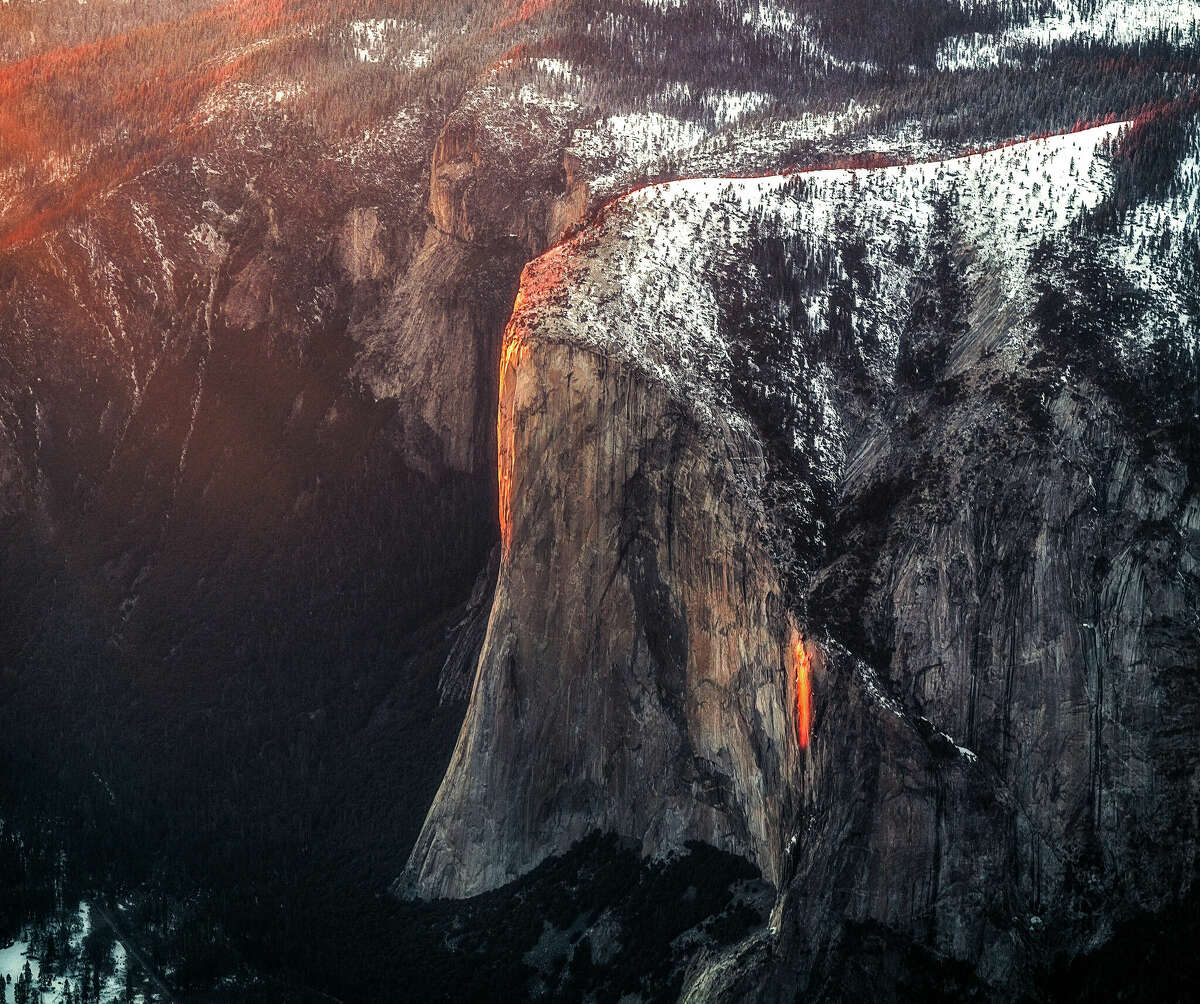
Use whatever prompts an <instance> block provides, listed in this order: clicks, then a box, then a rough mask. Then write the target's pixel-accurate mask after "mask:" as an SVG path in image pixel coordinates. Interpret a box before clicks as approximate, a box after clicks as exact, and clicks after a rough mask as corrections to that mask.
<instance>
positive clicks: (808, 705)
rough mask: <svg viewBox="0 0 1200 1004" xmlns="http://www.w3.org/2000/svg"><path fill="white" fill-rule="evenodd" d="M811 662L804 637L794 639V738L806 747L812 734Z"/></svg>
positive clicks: (803, 747) (802, 746)
mask: <svg viewBox="0 0 1200 1004" xmlns="http://www.w3.org/2000/svg"><path fill="white" fill-rule="evenodd" d="M811 668H812V664H811V662H810V660H809V658H808V651H807V650H806V649H805V648H804V639H803V638H800V639H797V641H796V738H797V739H799V740H800V748H801V749H802V750H804V749H808V740H809V738H810V737H811V735H812V683H811V681H810V680H809V671H810V670H811Z"/></svg>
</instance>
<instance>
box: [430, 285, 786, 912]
mask: <svg viewBox="0 0 1200 1004" xmlns="http://www.w3.org/2000/svg"><path fill="white" fill-rule="evenodd" d="M526 281H527V282H528V281H529V278H528V276H527V280H526ZM538 309H539V304H537V303H536V302H534V303H530V302H528V301H526V303H525V304H524V305H523V307H522V309H521V310H519V311H518V312H517V314H516V315H515V317H514V319H513V322H512V324H511V325H510V327H509V331H508V335H507V338H506V342H505V351H504V363H503V369H502V389H501V396H500V423H499V427H500V432H499V435H500V444H501V445H500V472H501V475H500V476H501V502H500V505H501V525H502V548H503V557H502V559H501V566H500V580H499V583H500V584H499V587H498V590H497V593H496V598H495V602H494V604H493V607H492V612H491V619H490V622H489V624H488V631H487V637H486V640H485V642H484V654H483V657H482V660H481V663H480V669H479V673H478V676H477V679H476V683H475V687H474V690H473V692H472V696H471V704H470V710H469V712H468V717H467V721H466V724H465V725H464V728H463V733H462V735H461V736H460V739H459V743H458V747H457V749H456V750H455V754H454V757H453V760H452V762H451V765H450V768H449V770H448V772H447V776H446V780H445V781H444V782H443V785H442V789H441V791H440V792H439V794H438V797H437V799H436V800H435V802H434V805H433V808H432V809H431V811H430V814H429V818H428V819H427V821H426V826H425V830H424V833H423V835H422V838H421V840H420V841H419V842H418V845H417V848H416V850H415V851H414V853H413V856H412V859H411V862H410V865H409V875H408V881H409V882H410V883H411V886H412V888H414V889H416V890H417V891H418V892H420V893H421V894H423V895H431V896H466V895H471V894H472V893H475V892H479V891H482V890H484V889H488V888H494V887H495V886H497V885H500V884H503V883H504V882H506V881H508V880H510V879H512V878H515V877H517V876H518V875H520V874H522V873H524V872H525V871H528V870H529V869H530V868H532V867H533V866H534V865H536V864H537V863H538V862H539V861H540V860H542V859H543V858H545V857H546V856H548V855H550V854H553V853H556V852H561V851H564V850H566V849H567V848H568V847H569V846H570V845H571V844H572V843H574V842H575V841H577V840H579V839H581V838H582V837H583V836H585V835H586V834H587V833H589V832H591V831H592V830H595V829H600V830H602V831H609V830H611V831H615V832H617V833H619V834H621V835H622V836H627V837H632V838H635V839H636V840H637V841H639V842H640V845H641V847H642V849H643V851H644V852H645V853H646V854H654V853H657V852H659V851H661V850H663V849H665V848H668V847H675V846H682V844H683V842H684V841H686V840H703V841H705V842H707V843H709V844H712V845H713V846H716V847H718V848H721V849H724V850H729V851H732V852H736V853H739V854H741V855H744V856H746V857H748V858H749V859H750V860H752V861H754V862H756V863H757V864H758V865H759V867H760V868H761V869H762V871H763V872H764V874H766V875H768V876H769V877H771V878H772V879H774V880H777V879H778V877H779V876H780V873H781V869H782V867H783V842H784V834H783V832H782V821H783V820H784V819H786V818H787V817H788V816H789V815H790V809H791V804H790V803H791V796H790V794H789V792H791V791H792V790H794V787H795V778H796V776H797V771H798V767H799V750H798V743H797V724H796V714H795V706H796V693H795V684H794V672H793V671H792V667H793V666H794V663H795V661H796V652H795V650H796V645H797V644H798V636H797V633H796V628H795V623H794V620H793V619H791V618H790V617H789V616H788V614H787V611H786V608H785V606H784V604H783V601H782V597H781V595H780V590H779V585H778V582H777V580H776V577H775V575H774V573H773V570H772V568H771V565H770V562H769V560H768V559H767V556H766V554H765V552H764V549H763V548H762V547H761V546H760V545H759V544H758V543H757V541H758V531H757V527H756V523H757V521H758V519H760V518H761V517H760V516H759V515H758V514H756V513H755V512H754V510H753V509H752V508H751V507H749V506H748V505H746V504H745V502H744V501H743V499H742V498H741V497H740V495H741V488H740V485H741V484H742V483H743V482H744V481H745V480H746V479H747V478H755V477H758V478H761V476H762V471H761V457H760V456H757V457H756V455H755V450H754V444H753V443H752V441H751V440H749V439H748V438H747V437H745V436H738V435H736V434H734V433H733V431H732V430H730V429H727V428H726V429H721V428H719V427H710V426H706V425H705V424H703V423H701V422H700V421H698V420H697V418H696V417H695V416H694V415H690V414H688V412H687V409H686V408H685V407H683V406H681V403H680V402H678V401H675V400H672V399H671V398H670V397H668V396H665V395H663V394H662V393H661V391H659V390H658V389H657V388H655V387H654V386H653V385H652V384H650V383H649V382H648V381H647V380H646V379H645V377H643V376H641V375H639V374H637V373H633V372H630V371H629V370H628V369H626V368H624V367H622V366H621V365H620V364H619V363H616V362H613V361H610V360H607V359H605V358H604V357H603V356H600V355H597V354H595V353H592V352H588V351H586V350H580V349H578V348H576V347H574V346H571V345H569V344H562V343H559V344H547V343H545V342H540V341H537V340H536V339H531V338H528V337H527V336H526V334H525V331H524V330H523V325H524V324H525V323H526V321H527V316H528V315H526V314H524V313H523V311H536V310H538ZM550 514H555V515H554V516H553V517H552V518H551V517H550Z"/></svg>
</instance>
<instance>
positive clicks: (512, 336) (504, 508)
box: [496, 297, 523, 553]
mask: <svg viewBox="0 0 1200 1004" xmlns="http://www.w3.org/2000/svg"><path fill="white" fill-rule="evenodd" d="M520 304H521V299H520V297H518V299H517V306H518V307H519V306H520ZM522 349H523V345H522V343H521V342H520V341H519V340H518V338H517V334H516V332H515V331H514V330H513V328H512V326H511V325H510V327H509V330H508V331H506V332H505V344H504V349H503V352H502V355H501V358H500V406H499V408H498V409H497V414H496V446H497V453H498V456H497V463H496V474H497V480H498V481H499V487H500V540H501V542H502V544H503V547H504V551H505V552H506V553H507V552H508V549H509V548H510V547H511V546H512V490H513V463H514V460H515V454H516V442H515V436H516V429H515V427H514V422H513V416H512V397H513V382H514V381H515V380H516V370H517V367H518V366H519V365H520V362H521V355H522Z"/></svg>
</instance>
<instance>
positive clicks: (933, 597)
mask: <svg viewBox="0 0 1200 1004" xmlns="http://www.w3.org/2000/svg"><path fill="white" fill-rule="evenodd" d="M1113 131H1114V130H1112V129H1107V130H1105V129H1101V130H1093V131H1091V132H1088V133H1084V134H1080V135H1078V136H1068V137H1063V138H1060V139H1052V140H1047V141H1042V142H1037V143H1031V144H1026V145H1024V146H1017V147H1012V148H1008V149H1005V150H1000V151H997V152H995V153H991V154H986V155H983V156H980V157H974V158H969V159H965V160H956V161H949V162H946V163H941V164H931V165H925V166H917V167H910V168H907V169H901V168H892V169H886V170H884V171H878V172H870V171H853V172H825V173H819V174H815V175H812V176H808V177H805V176H795V177H793V178H780V179H766V180H763V181H743V182H723V181H719V180H717V181H712V182H681V183H678V184H675V185H668V186H663V187H660V188H656V189H651V190H648V191H645V192H639V193H636V194H635V195H633V196H630V197H629V198H628V199H626V200H623V201H621V202H619V203H617V204H616V205H615V206H614V207H612V208H611V209H610V210H608V211H607V212H606V213H604V214H602V215H601V217H600V219H599V220H598V222H597V223H596V224H595V225H594V227H593V228H592V229H591V230H589V231H587V232H585V233H584V234H582V235H581V236H580V237H578V238H576V239H574V240H573V241H571V242H569V243H567V244H565V245H562V246H560V247H559V248H556V249H555V250H554V251H552V252H551V253H549V254H548V255H546V256H544V257H543V258H542V259H540V260H539V261H537V262H536V263H534V264H532V265H531V266H530V267H529V268H527V269H526V271H525V274H524V276H523V279H522V288H521V294H520V295H519V297H518V305H517V309H516V311H515V312H514V315H513V319H512V321H511V322H510V325H509V328H508V331H507V333H506V339H505V350H504V361H503V364H502V385H501V408H500V423H499V425H500V485H501V500H500V505H501V523H502V538H503V548H504V554H503V558H502V563H501V568H500V575H499V584H498V587H497V596H496V601H495V604H494V606H493V610H492V616H491V622H490V624H489V628H488V634H487V638H486V640H485V643H484V651H483V655H482V657H481V660H480V664H479V670H478V675H477V677H476V681H475V686H474V689H473V691H472V699H471V706H470V709H469V711H468V716H467V722H466V724H465V725H464V729H463V732H462V734H461V735H460V738H459V744H458V747H457V749H456V751H455V754H454V757H453V760H452V762H451V766H450V768H449V770H448V772H447V775H446V778H445V780H444V781H443V784H442V788H441V790H440V792H439V794H438V797H437V799H436V800H435V802H434V805H433V808H432V809H431V811H430V814H429V817H428V818H427V820H426V824H425V827H424V830H423V831H422V835H421V837H420V839H419V840H418V843H417V846H416V849H415V850H414V853H413V855H412V857H411V858H410V861H409V865H408V869H407V871H406V874H405V877H404V880H403V884H404V885H405V887H406V888H410V889H415V890H416V891H417V892H419V893H422V894H424V895H434V896H446V895H448V896H463V895H470V894H471V893H474V892H477V891H480V890H483V889H487V888H491V887H494V886H496V885H498V884H500V883H503V882H504V881H507V880H508V879H510V878H512V877H513V876H515V875H517V874H520V873H521V872H523V871H525V870H527V869H529V868H530V867H532V866H533V865H534V864H536V863H537V861H539V860H540V859H541V858H542V857H543V856H544V855H545V854H547V853H550V852H553V851H555V850H562V849H565V848H566V847H567V846H569V845H570V844H571V843H572V842H573V841H574V840H576V839H578V838H580V837H581V836H583V835H584V834H585V833H586V832H587V831H588V830H589V829H594V828H599V829H610V830H613V831H615V832H617V833H619V834H622V835H623V836H626V837H630V838H633V839H635V840H637V841H639V842H640V843H641V846H642V848H643V851H644V852H645V853H647V854H650V855H656V854H669V853H671V852H672V850H673V849H674V848H677V847H679V846H680V845H681V843H682V842H683V841H685V840H687V839H691V838H695V837H701V838H702V839H705V840H706V841H709V842H711V843H714V844H715V845H716V846H718V847H721V848H723V849H727V850H731V851H734V852H737V853H742V854H745V855H747V856H748V857H750V859H751V860H753V861H754V862H755V863H756V864H757V865H758V866H759V867H760V869H761V870H762V872H763V874H764V876H765V877H766V878H767V879H768V880H769V881H771V882H772V883H773V884H775V885H776V887H777V888H778V890H779V897H780V898H779V901H778V903H777V907H776V913H775V915H774V917H773V920H772V925H771V927H770V929H769V930H768V931H767V932H764V933H763V934H762V935H760V936H758V939H757V940H755V941H752V942H751V943H748V944H747V945H745V946H742V948H740V949H739V950H738V951H737V952H735V953H734V955H733V956H731V957H729V958H723V959H717V960H714V961H713V962H712V963H711V964H709V965H707V966H704V967H702V968H701V969H700V970H699V971H698V972H697V973H696V975H695V976H694V978H693V982H692V985H691V989H690V991H689V992H690V994H691V996H692V998H693V999H697V1000H699V999H730V1000H734V999H746V998H747V997H759V998H761V999H765V1000H775V999H791V997H792V995H793V994H794V993H795V992H797V991H804V990H807V991H809V992H812V993H816V994H818V995H820V996H822V997H827V998H838V999H852V998H854V997H855V996H856V995H858V994H865V993H869V992H872V991H873V990H877V989H878V987H877V986H876V984H875V982H874V980H875V978H876V977H877V975H878V972H879V971H886V972H889V973H891V974H892V979H891V984H892V989H891V990H890V991H889V992H893V993H896V994H897V995H900V996H903V992H904V987H905V986H908V985H910V984H909V983H908V982H906V981H908V980H910V978H912V977H913V975H914V973H917V972H919V970H920V966H921V965H924V964H926V963H928V964H932V961H931V960H941V963H940V964H941V965H942V966H943V972H944V974H945V976H944V979H945V980H948V981H949V985H953V986H957V987H958V988H959V989H960V990H961V991H962V992H966V991H967V990H969V989H970V988H971V987H975V988H977V989H979V988H988V989H987V992H991V993H1000V994H1008V993H1011V992H1014V991H1015V990H1017V989H1019V988H1021V987H1029V986H1031V985H1032V984H1033V982H1034V981H1035V979H1036V978H1037V972H1038V968H1039V967H1040V966H1042V965H1045V964H1047V963H1048V962H1049V960H1050V959H1052V958H1053V957H1054V956H1055V954H1056V953H1057V952H1066V953H1067V954H1068V955H1073V954H1077V953H1079V952H1081V951H1084V950H1085V949H1087V948H1088V947H1091V946H1094V945H1095V944H1098V943H1100V942H1102V941H1103V939H1104V938H1105V937H1106V935H1107V932H1108V931H1109V930H1110V926H1109V925H1110V924H1111V923H1112V920H1113V919H1114V918H1118V917H1119V916H1121V915H1122V914H1123V913H1128V911H1130V910H1135V909H1138V908H1144V909H1161V908H1164V907H1166V906H1168V905H1169V904H1170V903H1172V902H1173V901H1174V899H1175V897H1176V896H1178V895H1179V894H1180V893H1181V892H1182V891H1183V890H1186V889H1187V888H1188V887H1190V885H1191V883H1192V881H1193V880H1194V875H1193V873H1192V872H1193V865H1192V864H1191V862H1192V861H1193V860H1194V854H1193V853H1192V852H1191V851H1189V852H1187V853H1185V854H1183V855H1181V856H1177V857H1172V856H1171V855H1169V854H1163V855H1157V854H1154V855H1143V854H1141V853H1140V852H1139V851H1138V848H1139V847H1144V846H1147V845H1150V846H1160V847H1162V846H1166V845H1167V844H1168V843H1182V845H1183V846H1184V847H1188V848H1194V846H1195V839H1196V822H1197V821H1196V819H1195V812H1194V808H1193V806H1194V804H1195V801H1194V796H1195V784H1196V765H1195V763H1194V756H1192V754H1190V753H1188V751H1187V750H1186V749H1185V748H1184V747H1185V746H1186V744H1187V743H1188V742H1191V741H1192V740H1193V739H1194V737H1195V735H1196V729H1197V725H1198V723H1197V720H1196V715H1195V701H1194V698H1192V697H1185V696H1184V693H1185V692H1186V690H1187V688H1188V685H1189V684H1188V681H1187V679H1186V676H1187V674H1186V672H1185V671H1184V669H1183V667H1185V666H1188V665H1190V664H1192V663H1193V662H1194V657H1195V653H1196V638H1197V635H1196V625H1195V621H1194V618H1195V610H1196V609H1197V606H1196V600H1197V597H1196V585H1197V582H1196V574H1195V569H1196V560H1197V555H1196V550H1195V548H1196V545H1197V540H1198V538H1197V536H1196V527H1195V520H1196V506H1197V502H1196V497H1195V492H1194V485H1193V484H1192V483H1191V481H1190V479H1189V475H1188V469H1187V466H1186V464H1185V463H1184V462H1183V461H1181V460H1180V459H1179V458H1178V456H1177V450H1176V448H1175V447H1172V446H1170V445H1164V446H1163V447H1162V448H1161V452H1160V453H1159V454H1158V456H1159V458H1160V459H1158V460H1157V461H1153V462H1151V463H1147V461H1146V458H1145V457H1144V456H1142V457H1137V458H1135V457H1134V455H1133V453H1132V451H1134V450H1135V449H1136V444H1137V442H1138V426H1137V424H1136V422H1135V421H1134V420H1133V419H1132V418H1131V417H1130V415H1129V414H1128V409H1127V408H1125V406H1124V405H1123V404H1122V403H1121V401H1120V400H1119V395H1118V394H1117V392H1116V390H1115V389H1114V387H1113V386H1112V385H1101V384H1098V383H1097V382H1096V381H1095V379H1093V378H1092V377H1089V376H1088V375H1087V374H1086V373H1083V372H1078V373H1076V374H1075V375H1073V373H1072V370H1071V364H1072V362H1073V361H1074V362H1075V365H1076V366H1078V365H1079V363H1078V361H1077V359H1076V357H1073V356H1070V355H1069V354H1067V355H1064V351H1065V350H1063V349H1062V348H1061V345H1060V343H1061V342H1062V337H1061V332H1059V330H1058V328H1057V327H1055V325H1054V323H1053V322H1047V321H1046V320H1045V317H1044V308H1045V307H1046V301H1047V298H1048V296H1049V293H1047V292H1045V291H1043V292H1041V293H1038V294H1036V295H1035V288H1037V289H1040V288H1041V287H1037V284H1036V283H1037V280H1036V276H1037V275H1039V274H1040V273H1039V272H1038V269H1039V268H1042V265H1041V264H1039V263H1040V262H1041V261H1042V254H1043V252H1040V251H1038V249H1037V248H1036V247H1035V242H1034V239H1033V234H1035V233H1036V234H1037V235H1038V236H1039V237H1044V236H1049V237H1050V238H1051V239H1052V238H1053V235H1054V233H1055V232H1056V231H1059V230H1065V229H1067V228H1070V227H1074V226H1077V225H1078V221H1079V220H1080V219H1081V218H1082V217H1083V216H1084V215H1085V214H1087V213H1089V212H1090V211H1091V209H1092V207H1095V206H1097V205H1099V204H1101V203H1102V202H1103V199H1104V197H1105V192H1106V190H1107V186H1108V184H1109V179H1110V177H1111V174H1110V173H1109V168H1108V166H1107V165H1108V161H1107V155H1098V151H1099V150H1100V149H1101V146H1102V143H1103V141H1104V139H1105V137H1106V136H1109V135H1111V134H1112V133H1113ZM1030 178H1034V179H1037V182H1036V184H1034V185H1033V186H1032V187H1031V186H1030V185H1029V182H1028V181H1027V179H1030ZM1047 187H1048V188H1049V191H1050V193H1051V194H1052V198H1051V199H1050V200H1046V199H1045V198H1044V196H1043V197H1041V198H1039V193H1040V192H1043V191H1045V190H1046V188H1047ZM914 203H915V204H914ZM901 213H903V214H904V218H905V219H907V220H910V221H915V222H916V224H917V228H916V229H910V228H908V227H897V226H895V221H896V220H897V218H898V214H901ZM1121 239H1122V238H1117V239H1116V240H1117V243H1116V245H1107V247H1108V250H1107V251H1106V252H1105V253H1106V254H1111V253H1114V252H1113V247H1120V241H1121ZM1122 253H1123V252H1122ZM1106 260H1107V259H1106ZM747 261H749V262H752V263H753V267H754V268H755V269H756V273H757V274H756V276H755V277H754V278H752V279H751V280H750V282H751V284H752V283H753V282H754V281H755V279H757V281H758V282H759V283H760V285H761V286H762V287H765V288H768V289H776V288H779V287H776V286H771V282H772V275H773V273H775V272H777V271H778V270H780V269H782V270H783V273H784V275H785V276H789V277H790V278H789V279H788V281H786V282H784V284H783V288H784V289H785V290H789V289H790V292H785V294H784V299H783V301H782V302H778V301H776V300H774V299H772V297H771V296H770V295H767V296H766V297H765V299H761V298H760V299H759V300H757V301H756V300H753V299H752V298H751V299H744V300H741V301H733V303H734V305H735V307H739V306H740V307H741V308H742V309H744V310H745V311H748V312H750V314H751V315H752V316H750V317H748V318H741V319H739V318H738V317H737V316H730V315H731V309H730V305H731V300H730V298H729V297H728V295H727V293H728V291H729V290H730V289H731V288H732V289H744V285H739V276H738V270H740V269H744V268H745V263H746V262H747ZM805 263H807V271H805V270H804V269H805ZM813 265H816V266H817V267H816V268H813V267H811V266H813ZM1098 267H1099V266H1098ZM1174 267H1175V265H1174V264H1173V263H1170V262H1163V263H1160V265H1159V266H1157V268H1159V269H1162V270H1166V272H1164V273H1163V274H1169V271H1170V269H1171V268H1174ZM789 270H790V271H789ZM1152 271H1153V269H1152ZM930 277H932V278H930ZM731 284H732V286H731ZM789 284H791V285H789ZM788 297H798V298H799V301H800V303H801V304H802V306H803V309H801V310H799V311H797V310H795V309H792V308H788V306H787V305H788V303H789V302H790V303H792V304H793V308H794V305H795V300H789V299H788ZM1035 308H1036V309H1035ZM788 309H792V313H791V314H790V315H789V314H788ZM930 312H931V313H930ZM931 316H933V317H935V318H936V320H935V323H934V324H933V326H932V327H928V323H929V317H931ZM772 318H774V319H775V321H772V320H771V319H772ZM780 318H790V319H789V320H786V322H781V323H783V328H782V329H780V328H778V327H777V326H776V327H773V324H775V322H778V321H779V319H780ZM755 331H757V332H758V333H759V335H758V337H759V338H760V339H761V338H762V332H764V331H765V332H766V333H767V335H768V336H770V335H771V332H772V331H781V332H782V335H781V337H780V339H779V341H778V342H772V341H771V339H770V337H768V338H767V339H766V341H765V343H760V344H742V343H739V338H742V337H745V338H750V337H752V336H751V334H750V333H751V332H755ZM1056 339H1057V340H1056ZM1055 346H1059V347H1057V348H1056V347H1055ZM1075 351H1076V352H1077V350H1075ZM771 367H773V368H771ZM780 386H782V387H783V388H785V390H784V391H783V392H782V397H779V395H778V394H775V396H774V397H773V393H774V392H773V390H772V388H779V387H780ZM770 418H774V419H776V420H778V421H781V422H783V423H784V425H785V427H786V428H787V429H788V430H789V436H790V437H791V439H792V440H793V442H794V443H795V444H799V447H798V448H797V449H795V450H793V449H791V448H790V447H789V445H788V444H787V443H781V442H779V437H778V436H777V434H776V433H777V430H776V429H773V428H772V426H771V424H770V422H769V421H767V419H770ZM839 482H840V483H841V484H840V487H837V488H836V492H837V494H836V495H832V496H831V495H830V488H831V484H832V485H834V486H837V485H838V483H839ZM787 541H791V542H793V543H795V542H797V541H800V542H802V544H803V545H804V546H801V547H800V548H799V550H798V551H797V550H796V549H795V548H793V549H791V550H788V548H786V547H784V546H783V544H784V543H785V542H787ZM784 553H789V554H791V555H792V557H793V559H795V558H796V556H797V554H798V555H799V559H800V560H799V563H798V564H797V563H796V562H795V560H793V561H792V562H791V563H790V564H786V563H785V564H781V562H780V559H779V555H781V554H784ZM792 581H799V582H800V583H802V584H810V585H811V589H812V597H811V602H806V600H805V597H804V596H803V595H802V594H798V593H797V592H796V591H795V590H794V589H792V588H789V582H792ZM823 625H827V626H828V630H829V632H830V633H829V634H826V633H825V632H826V628H825V627H824V626H823ZM802 636H803V639H804V640H803V643H802V648H800V649H797V648H796V645H797V641H798V640H799V639H800V638H801V637H802ZM852 651H853V652H854V653H855V654H852ZM872 666H873V668H872ZM809 691H811V694H812V708H811V736H810V735H809V733H808V730H809V727H810V719H809V714H808V708H807V707H806V700H807V695H808V692H809ZM1168 695H1169V696H1168ZM1181 698H1182V700H1181ZM922 960H925V962H922ZM955 963H961V964H964V965H965V968H963V969H961V970H955V969H954V968H953V965H954V964H955ZM943 989H945V986H943Z"/></svg>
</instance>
